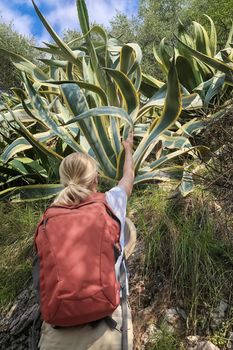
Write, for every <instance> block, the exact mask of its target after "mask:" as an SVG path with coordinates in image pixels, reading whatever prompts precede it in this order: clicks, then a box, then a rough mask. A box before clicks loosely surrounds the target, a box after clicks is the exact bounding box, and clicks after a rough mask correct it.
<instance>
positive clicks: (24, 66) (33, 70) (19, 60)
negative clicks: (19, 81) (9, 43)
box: [0, 48, 49, 80]
mask: <svg viewBox="0 0 233 350" xmlns="http://www.w3.org/2000/svg"><path fill="white" fill-rule="evenodd" d="M0 52H1V53H2V54H3V55H6V56H9V57H10V58H11V60H12V62H13V64H14V66H15V67H16V68H17V69H18V70H19V71H21V72H24V73H27V74H29V75H30V76H32V77H35V78H37V79H40V80H48V79H49V77H48V76H47V75H46V74H45V73H44V72H43V71H42V70H41V69H40V68H38V67H37V66H36V65H35V64H34V63H32V62H30V61H29V60H27V59H26V58H24V57H23V56H20V55H18V54H16V53H14V52H11V51H8V50H5V49H2V48H0Z"/></svg>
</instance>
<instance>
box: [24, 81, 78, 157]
mask: <svg viewBox="0 0 233 350" xmlns="http://www.w3.org/2000/svg"><path fill="white" fill-rule="evenodd" d="M25 85H26V89H27V91H28V94H29V96H30V98H31V103H32V105H33V108H34V110H35V111H36V112H37V113H38V116H39V117H40V119H41V120H42V121H43V122H44V124H45V125H47V127H48V129H52V130H53V131H54V133H55V134H56V135H57V136H59V137H60V138H61V139H62V140H63V141H64V142H65V143H66V144H67V145H69V146H70V147H71V148H72V149H73V150H74V151H76V152H82V151H83V150H82V148H81V147H80V145H79V144H78V143H77V142H76V141H75V139H74V138H73V137H72V135H71V134H70V133H69V132H68V131H67V130H66V129H65V128H62V127H59V125H58V124H57V123H56V122H55V121H54V120H53V119H52V118H51V116H50V115H49V111H48V108H47V106H45V104H44V103H43V101H42V99H41V97H40V96H39V95H38V94H37V93H36V91H35V89H34V88H33V86H32V85H31V83H30V81H29V80H28V79H27V78H25Z"/></svg>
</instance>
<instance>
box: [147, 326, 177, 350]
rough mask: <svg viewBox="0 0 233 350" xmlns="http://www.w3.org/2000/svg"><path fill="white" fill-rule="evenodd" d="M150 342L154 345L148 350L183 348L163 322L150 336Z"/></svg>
mask: <svg viewBox="0 0 233 350" xmlns="http://www.w3.org/2000/svg"><path fill="white" fill-rule="evenodd" d="M150 342H151V343H154V345H153V346H152V347H150V348H149V349H148V350H175V349H176V350H184V347H183V345H182V344H181V343H180V342H179V341H178V340H177V338H176V337H175V336H174V335H173V334H172V333H171V332H170V331H169V330H168V329H167V327H166V325H163V324H162V325H161V326H160V327H159V329H158V330H157V331H156V332H155V334H154V335H153V336H152V338H151V340H150Z"/></svg>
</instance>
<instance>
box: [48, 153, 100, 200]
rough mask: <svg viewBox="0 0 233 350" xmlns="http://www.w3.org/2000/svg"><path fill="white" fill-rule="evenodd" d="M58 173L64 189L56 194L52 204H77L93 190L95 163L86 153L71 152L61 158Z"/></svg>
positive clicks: (95, 173) (95, 172)
mask: <svg viewBox="0 0 233 350" xmlns="http://www.w3.org/2000/svg"><path fill="white" fill-rule="evenodd" d="M59 175H60V183H61V184H62V185H63V186H64V189H63V190H62V191H61V192H60V193H59V194H58V196H57V197H56V199H55V200H54V202H53V204H55V205H58V204H65V205H72V204H77V203H80V202H81V201H82V200H84V199H85V198H86V197H88V196H89V195H90V194H91V192H93V187H94V181H95V179H96V177H97V164H96V162H95V160H94V159H93V158H91V157H89V156H88V155H87V154H83V153H78V152H76V153H71V154H69V155H68V156H67V157H65V158H64V159H63V160H62V162H61V164H60V167H59Z"/></svg>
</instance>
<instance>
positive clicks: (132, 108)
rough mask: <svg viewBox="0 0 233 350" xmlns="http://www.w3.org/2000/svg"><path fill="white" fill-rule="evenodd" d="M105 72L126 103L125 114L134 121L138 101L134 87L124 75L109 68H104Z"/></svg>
mask: <svg viewBox="0 0 233 350" xmlns="http://www.w3.org/2000/svg"><path fill="white" fill-rule="evenodd" d="M105 70H106V71H107V73H108V74H109V75H110V76H111V77H112V78H113V80H114V81H115V82H116V84H117V86H118V87H119V90H120V92H121V95H122V97H123V99H124V101H125V103H126V108H127V112H128V114H129V115H130V116H131V118H132V120H133V121H135V120H136V117H137V114H138V109H139V99H138V94H137V91H136V89H135V87H134V86H133V84H132V82H131V81H130V80H129V78H128V77H127V76H126V75H125V74H124V73H122V72H120V71H117V70H115V69H110V68H105Z"/></svg>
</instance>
